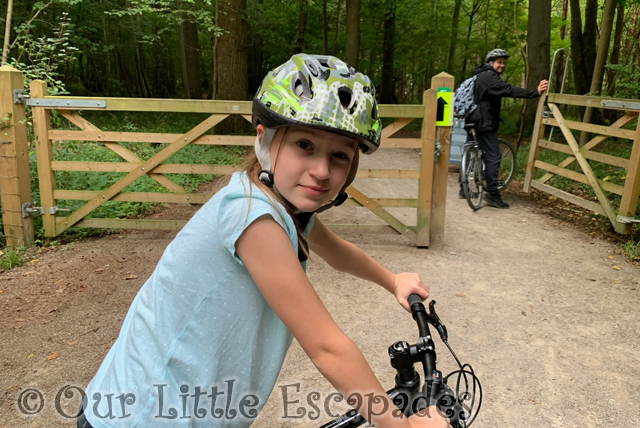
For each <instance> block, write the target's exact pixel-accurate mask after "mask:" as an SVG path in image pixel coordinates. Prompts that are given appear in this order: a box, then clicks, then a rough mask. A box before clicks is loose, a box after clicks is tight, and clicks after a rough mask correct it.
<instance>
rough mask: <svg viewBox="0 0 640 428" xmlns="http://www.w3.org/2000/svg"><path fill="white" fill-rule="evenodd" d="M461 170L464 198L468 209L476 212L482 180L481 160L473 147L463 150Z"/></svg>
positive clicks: (480, 197) (478, 205) (482, 188)
mask: <svg viewBox="0 0 640 428" xmlns="http://www.w3.org/2000/svg"><path fill="white" fill-rule="evenodd" d="M462 168H463V176H462V177H463V181H462V189H463V190H464V197H465V199H466V200H467V204H469V207H470V208H471V209H472V210H474V211H477V210H478V209H479V208H480V205H481V204H482V192H483V190H484V184H483V180H482V160H481V159H480V156H479V155H478V150H477V149H476V148H475V147H473V146H471V147H467V148H466V149H465V151H464V154H463V155H462Z"/></svg>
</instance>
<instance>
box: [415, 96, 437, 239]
mask: <svg viewBox="0 0 640 428" xmlns="http://www.w3.org/2000/svg"><path fill="white" fill-rule="evenodd" d="M422 104H423V107H424V116H423V117H422V131H421V134H420V135H421V139H422V151H421V153H420V181H419V182H418V222H417V223H418V225H417V228H416V235H417V236H416V246H417V247H428V246H429V239H430V234H431V230H430V229H431V203H432V200H431V198H432V196H433V195H432V193H433V170H434V165H433V154H434V150H435V146H436V113H437V99H436V90H435V89H428V90H426V91H424V93H423V95H422Z"/></svg>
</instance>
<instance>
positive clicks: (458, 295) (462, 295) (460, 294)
mask: <svg viewBox="0 0 640 428" xmlns="http://www.w3.org/2000/svg"><path fill="white" fill-rule="evenodd" d="M456 297H467V295H466V294H464V293H456Z"/></svg>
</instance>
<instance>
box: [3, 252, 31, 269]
mask: <svg viewBox="0 0 640 428" xmlns="http://www.w3.org/2000/svg"><path fill="white" fill-rule="evenodd" d="M26 255H27V249H26V248H25V247H19V248H5V249H4V250H0V269H2V270H9V269H13V268H14V267H16V266H21V265H23V264H25V263H26V262H27V257H26Z"/></svg>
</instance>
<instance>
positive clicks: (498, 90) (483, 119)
mask: <svg viewBox="0 0 640 428" xmlns="http://www.w3.org/2000/svg"><path fill="white" fill-rule="evenodd" d="M508 58H509V54H508V53H507V52H506V51H505V50H504V49H494V50H492V51H491V52H489V53H488V54H487V56H486V58H485V63H484V64H482V65H480V66H478V67H476V69H475V70H473V74H474V75H477V76H478V77H477V78H476V82H475V91H474V100H475V103H476V105H477V107H476V109H475V110H474V111H473V113H471V115H470V116H469V117H467V119H466V123H475V124H476V137H477V139H478V145H479V146H480V150H482V152H483V155H482V156H483V160H484V164H485V171H484V172H485V179H486V181H487V189H486V190H487V195H486V196H485V198H484V199H485V201H487V203H488V204H489V205H491V206H492V207H495V208H509V205H508V204H507V203H505V202H504V201H503V200H502V198H501V197H500V192H499V191H498V172H499V170H500V161H501V160H502V155H501V153H500V149H499V148H498V135H497V132H498V127H499V126H500V107H501V104H502V98H503V97H510V98H536V97H539V96H540V95H541V94H542V93H543V92H544V91H546V90H547V86H548V82H547V81H546V80H542V81H540V84H539V85H538V88H537V89H523V88H519V87H517V86H513V85H510V84H508V83H506V82H504V81H503V80H502V79H501V78H500V75H501V74H502V73H503V72H504V69H505V68H506V66H507V59H508ZM471 138H472V137H471V135H469V136H468V138H467V139H468V140H469V139H471ZM460 186H461V188H462V184H461V185H460ZM460 196H461V198H462V199H464V193H463V192H462V189H461V190H460Z"/></svg>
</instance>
